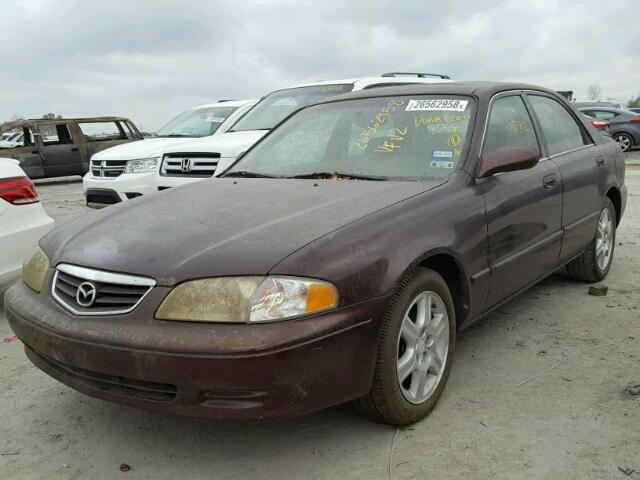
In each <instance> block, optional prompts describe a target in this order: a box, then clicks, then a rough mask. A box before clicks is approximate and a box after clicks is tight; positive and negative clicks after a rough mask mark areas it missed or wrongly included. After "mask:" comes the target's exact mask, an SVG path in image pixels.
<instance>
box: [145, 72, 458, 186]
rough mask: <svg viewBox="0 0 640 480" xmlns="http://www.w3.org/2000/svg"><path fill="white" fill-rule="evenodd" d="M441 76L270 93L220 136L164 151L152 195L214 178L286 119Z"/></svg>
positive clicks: (387, 77) (402, 76)
mask: <svg viewBox="0 0 640 480" xmlns="http://www.w3.org/2000/svg"><path fill="white" fill-rule="evenodd" d="M450 81H451V80H450V79H449V77H448V76H447V75H440V74H429V73H395V72H393V73H385V74H383V75H382V76H379V77H365V78H352V79H348V80H329V81H324V82H315V83H308V84H304V85H297V86H294V87H291V88H286V89H283V90H276V91H275V92H272V93H270V94H269V95H267V96H265V97H263V98H262V100H260V102H258V103H257V104H256V106H255V107H253V108H252V109H251V110H250V111H249V112H248V113H247V114H246V115H245V116H244V117H242V118H241V119H240V120H238V121H237V122H236V123H235V124H234V125H233V126H232V127H231V128H230V129H229V130H228V131H227V132H226V133H225V134H224V135H220V136H217V137H212V138H206V139H201V140H194V141H191V142H188V143H183V144H181V145H173V146H171V147H169V148H167V149H165V153H164V157H163V159H162V164H161V166H160V169H159V170H157V171H156V172H155V176H156V187H157V189H158V190H164V189H166V188H171V187H175V186H178V185H183V184H185V183H189V182H193V181H197V180H201V179H203V178H207V177H211V176H212V175H214V174H215V175H217V174H220V173H222V172H223V171H224V170H226V169H227V168H228V167H229V166H230V165H231V164H232V163H233V162H234V161H235V160H236V158H237V157H238V156H239V155H240V154H242V153H244V152H245V151H247V150H248V149H249V148H251V147H252V146H253V145H254V144H255V143H256V142H258V140H260V139H261V138H262V137H263V136H265V135H266V134H267V132H268V131H269V130H271V129H272V128H274V127H275V126H276V125H278V124H279V123H280V122H281V121H283V120H284V119H285V118H287V117H288V116H289V115H290V114H291V113H293V112H294V111H296V110H298V109H299V108H302V107H304V106H306V105H308V104H310V103H313V102H316V101H319V100H322V99H324V98H327V97H332V96H335V95H340V94H343V93H347V92H352V91H358V90H365V89H369V88H377V87H388V86H397V85H410V84H416V83H438V82H450Z"/></svg>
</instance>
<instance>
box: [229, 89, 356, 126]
mask: <svg viewBox="0 0 640 480" xmlns="http://www.w3.org/2000/svg"><path fill="white" fill-rule="evenodd" d="M351 90H353V85H352V84H336V85H316V86H313V87H300V88H288V89H286V90H278V91H277V92H273V93H271V94H269V95H267V96H266V97H264V98H263V99H262V100H261V101H260V102H259V103H258V104H257V105H256V106H255V107H253V108H252V109H251V111H249V112H248V113H247V114H246V115H245V116H244V117H242V118H241V119H240V120H238V122H237V123H236V124H235V125H234V126H233V128H232V129H231V130H230V131H231V132H239V131H246V130H271V129H272V128H273V127H275V126H276V125H277V124H278V123H280V122H281V121H282V120H284V119H285V118H287V117H288V116H289V115H291V114H292V113H293V112H295V111H296V110H298V109H300V108H302V107H306V106H307V105H309V104H311V103H314V102H317V101H320V100H323V99H325V98H328V97H333V96H335V95H340V94H343V93H348V92H350V91H351Z"/></svg>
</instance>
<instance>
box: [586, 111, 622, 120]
mask: <svg viewBox="0 0 640 480" xmlns="http://www.w3.org/2000/svg"><path fill="white" fill-rule="evenodd" d="M587 115H589V116H590V117H593V118H595V119H596V120H611V119H612V118H613V117H615V116H616V114H615V113H613V112H607V111H605V110H589V113H588V114H587Z"/></svg>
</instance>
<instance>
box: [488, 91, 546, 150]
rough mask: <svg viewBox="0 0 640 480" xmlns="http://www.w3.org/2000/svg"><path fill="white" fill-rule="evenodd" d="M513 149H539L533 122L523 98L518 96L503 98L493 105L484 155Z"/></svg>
mask: <svg viewBox="0 0 640 480" xmlns="http://www.w3.org/2000/svg"><path fill="white" fill-rule="evenodd" d="M511 147H524V148H535V149H536V150H537V149H539V146H538V140H537V138H536V132H535V130H534V129H533V122H532V121H531V117H530V116H529V112H527V108H526V107H525V105H524V102H523V101H522V98H520V96H518V95H513V96H510V97H502V98H499V99H498V100H496V101H495V102H494V103H493V106H492V107H491V113H490V114H489V124H488V125H487V134H486V137H485V141H484V153H490V152H493V151H495V150H498V149H501V148H511Z"/></svg>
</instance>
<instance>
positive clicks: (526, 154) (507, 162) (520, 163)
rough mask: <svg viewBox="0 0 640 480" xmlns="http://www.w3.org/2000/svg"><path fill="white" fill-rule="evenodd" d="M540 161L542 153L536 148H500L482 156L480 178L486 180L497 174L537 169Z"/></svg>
mask: <svg viewBox="0 0 640 480" xmlns="http://www.w3.org/2000/svg"><path fill="white" fill-rule="evenodd" d="M539 160H540V151H539V150H538V149H536V148H526V147H511V148H499V149H497V150H493V151H492V152H489V153H486V154H484V155H483V156H482V162H481V165H480V171H479V172H478V177H479V178H484V177H490V176H491V175H495V174H496V173H502V172H514V171H516V170H526V169H528V168H533V167H535V166H536V165H537V164H538V161H539Z"/></svg>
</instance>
